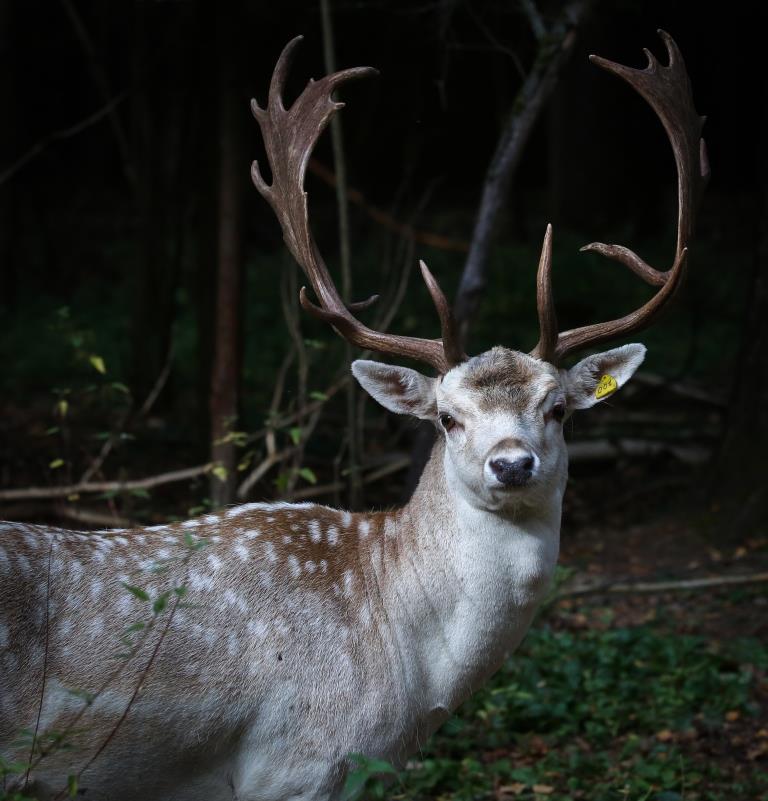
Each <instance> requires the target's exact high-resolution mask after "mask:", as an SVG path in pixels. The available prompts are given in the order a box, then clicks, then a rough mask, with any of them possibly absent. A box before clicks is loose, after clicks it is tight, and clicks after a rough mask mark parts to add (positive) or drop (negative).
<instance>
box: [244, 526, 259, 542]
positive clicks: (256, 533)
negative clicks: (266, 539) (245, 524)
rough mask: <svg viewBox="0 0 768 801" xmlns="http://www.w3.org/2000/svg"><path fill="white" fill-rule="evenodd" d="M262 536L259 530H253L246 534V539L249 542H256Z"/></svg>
mask: <svg viewBox="0 0 768 801" xmlns="http://www.w3.org/2000/svg"><path fill="white" fill-rule="evenodd" d="M259 536H261V532H260V531H259V530H258V529H257V528H252V529H251V530H250V531H246V532H245V538H246V539H247V540H255V539H256V537H259Z"/></svg>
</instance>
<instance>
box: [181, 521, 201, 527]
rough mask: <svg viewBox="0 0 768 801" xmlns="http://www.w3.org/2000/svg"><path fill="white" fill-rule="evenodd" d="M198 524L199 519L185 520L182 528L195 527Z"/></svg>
mask: <svg viewBox="0 0 768 801" xmlns="http://www.w3.org/2000/svg"><path fill="white" fill-rule="evenodd" d="M199 525H200V521H199V520H187V522H186V523H182V524H181V527H182V528H197V527H198V526H199Z"/></svg>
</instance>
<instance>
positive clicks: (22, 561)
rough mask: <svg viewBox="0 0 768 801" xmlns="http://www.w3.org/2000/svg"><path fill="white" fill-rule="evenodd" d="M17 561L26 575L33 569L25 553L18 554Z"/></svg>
mask: <svg viewBox="0 0 768 801" xmlns="http://www.w3.org/2000/svg"><path fill="white" fill-rule="evenodd" d="M16 562H17V564H18V566H19V569H20V570H21V572H22V573H23V574H24V575H25V576H27V575H29V573H30V571H31V570H32V566H31V565H30V564H29V559H27V557H26V556H25V555H24V554H23V553H17V554H16Z"/></svg>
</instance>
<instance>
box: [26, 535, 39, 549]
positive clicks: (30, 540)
mask: <svg viewBox="0 0 768 801" xmlns="http://www.w3.org/2000/svg"><path fill="white" fill-rule="evenodd" d="M24 542H25V543H26V546H27V548H29V549H30V550H31V551H36V550H37V546H38V545H39V544H40V541H39V540H38V538H37V537H33V536H32V535H31V534H24Z"/></svg>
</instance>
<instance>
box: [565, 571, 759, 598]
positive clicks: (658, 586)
mask: <svg viewBox="0 0 768 801" xmlns="http://www.w3.org/2000/svg"><path fill="white" fill-rule="evenodd" d="M766 581H768V573H752V574H747V575H735V576H707V577H706V578H698V579H683V580H679V581H633V582H619V581H616V582H610V581H609V582H603V583H600V584H594V585H589V586H582V587H574V588H573V589H564V590H562V591H561V592H559V593H557V594H556V595H555V597H554V599H553V600H555V601H561V600H563V599H564V598H576V597H582V596H584V595H597V594H601V593H609V594H611V595H627V594H633V593H643V594H653V593H659V592H687V591H689V590H707V589H717V588H720V587H733V586H743V585H746V584H762V583H764V582H766Z"/></svg>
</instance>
